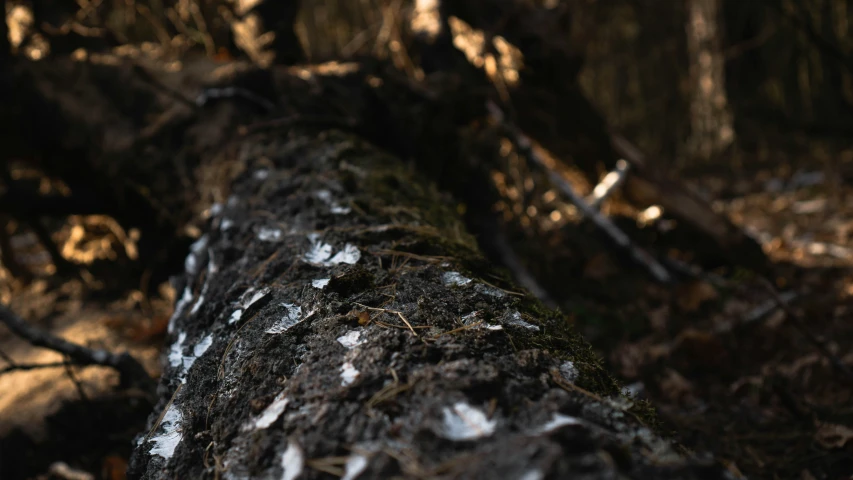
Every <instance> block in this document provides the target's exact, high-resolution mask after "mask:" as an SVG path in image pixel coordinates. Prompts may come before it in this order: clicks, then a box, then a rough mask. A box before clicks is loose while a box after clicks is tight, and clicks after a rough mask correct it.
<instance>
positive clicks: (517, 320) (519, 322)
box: [504, 310, 539, 332]
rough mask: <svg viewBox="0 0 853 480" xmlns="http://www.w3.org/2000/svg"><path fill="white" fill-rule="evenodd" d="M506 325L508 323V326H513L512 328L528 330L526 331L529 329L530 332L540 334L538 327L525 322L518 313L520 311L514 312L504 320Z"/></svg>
mask: <svg viewBox="0 0 853 480" xmlns="http://www.w3.org/2000/svg"><path fill="white" fill-rule="evenodd" d="M504 323H506V324H507V325H512V326H514V327H521V328H526V329H528V330H533V331H536V332H538V331H539V327H538V326H536V325H533V324H532V323H528V322H525V321H524V320H523V319H522V318H521V314H520V313H518V310H516V311H514V312H512V313H510V314H509V315H507V316H506V318H505V319H504Z"/></svg>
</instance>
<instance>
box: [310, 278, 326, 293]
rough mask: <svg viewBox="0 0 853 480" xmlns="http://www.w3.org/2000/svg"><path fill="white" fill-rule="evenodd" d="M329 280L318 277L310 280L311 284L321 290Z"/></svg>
mask: <svg viewBox="0 0 853 480" xmlns="http://www.w3.org/2000/svg"><path fill="white" fill-rule="evenodd" d="M329 280H330V279H328V278H318V279H317V280H311V286H312V287H314V288H319V289H321V290H322V289H323V287H325V286H326V285H328V284H329Z"/></svg>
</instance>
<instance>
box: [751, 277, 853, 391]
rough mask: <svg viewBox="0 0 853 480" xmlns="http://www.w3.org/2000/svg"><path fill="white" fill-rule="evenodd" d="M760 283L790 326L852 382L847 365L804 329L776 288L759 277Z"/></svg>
mask: <svg viewBox="0 0 853 480" xmlns="http://www.w3.org/2000/svg"><path fill="white" fill-rule="evenodd" d="M760 281H761V283H762V284H764V286H765V288H766V289H767V292H768V293H770V295H771V296H772V297H773V299H774V300H775V301H776V304H777V305H778V306H779V308H781V309H782V311H783V312H785V317H786V318H787V320H788V321H789V322H790V323H791V325H793V326H794V328H796V329H797V330H799V332H800V333H802V334H803V336H804V337H806V340H808V341H809V343H811V344H812V345H814V346H815V348H817V350H818V351H819V352H820V353H821V354H822V355H823V356H824V357H826V359H827V360H829V362H830V363H831V364H832V366H833V367H834V368H835V369H836V370H838V371H839V372H840V373H842V374H843V375H844V376H846V378H847V380H848V381H851V382H853V371H851V370H850V368H849V367H848V366H847V365H844V363H843V362H842V361H841V359H840V358H838V356H837V355H835V354H833V353H832V352H830V351H829V348H827V346H826V344H825V343H824V342H823V341H822V340H821V339H819V338H817V337H816V336H815V334H813V333H812V332H811V330H809V329H808V327H806V325H805V324H804V323H803V321H802V319H801V318H800V316H799V315H798V314H797V313H796V312H794V309H792V308H791V306H790V305H789V304H788V302H786V301H785V299H784V298H782V296H781V295H780V294H779V292H778V291H776V287H774V286H773V284H772V283H771V282H770V280H768V279H767V278H764V277H761V279H760Z"/></svg>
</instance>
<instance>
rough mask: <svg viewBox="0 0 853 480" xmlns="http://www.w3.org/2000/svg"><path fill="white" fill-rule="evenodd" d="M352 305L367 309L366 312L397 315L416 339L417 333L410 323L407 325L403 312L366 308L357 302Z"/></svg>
mask: <svg viewBox="0 0 853 480" xmlns="http://www.w3.org/2000/svg"><path fill="white" fill-rule="evenodd" d="M353 303H355V304H356V305H358V306H359V307H362V308H366V309H368V310H373V311H374V312H383V313H392V314H394V315H397V316H398V317H400V320H402V321H403V323H405V324H406V326H407V327H409V330H411V332H412V335H414V336H416V337H417V336H418V333H417V332H415V329H414V328H413V327H412V324H411V323H409V321H408V320H406V317H404V316H403V312H401V311H399V310H389V309H387V308H378V307H368V306H367V305H362V304H360V303H358V302H353Z"/></svg>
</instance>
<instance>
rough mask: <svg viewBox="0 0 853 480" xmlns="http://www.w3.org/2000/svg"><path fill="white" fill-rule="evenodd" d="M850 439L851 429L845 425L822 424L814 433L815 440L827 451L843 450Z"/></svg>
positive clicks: (852, 437)
mask: <svg viewBox="0 0 853 480" xmlns="http://www.w3.org/2000/svg"><path fill="white" fill-rule="evenodd" d="M850 439H853V428H850V427H848V426H846V425H838V424H835V423H824V424H823V425H821V426H820V427H819V428H818V429H817V432H815V440H817V443H819V444H820V445H821V446H822V447H823V448H825V449H827V450H832V449H835V448H843V447H844V446H845V445H847V442H848V441H850Z"/></svg>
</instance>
